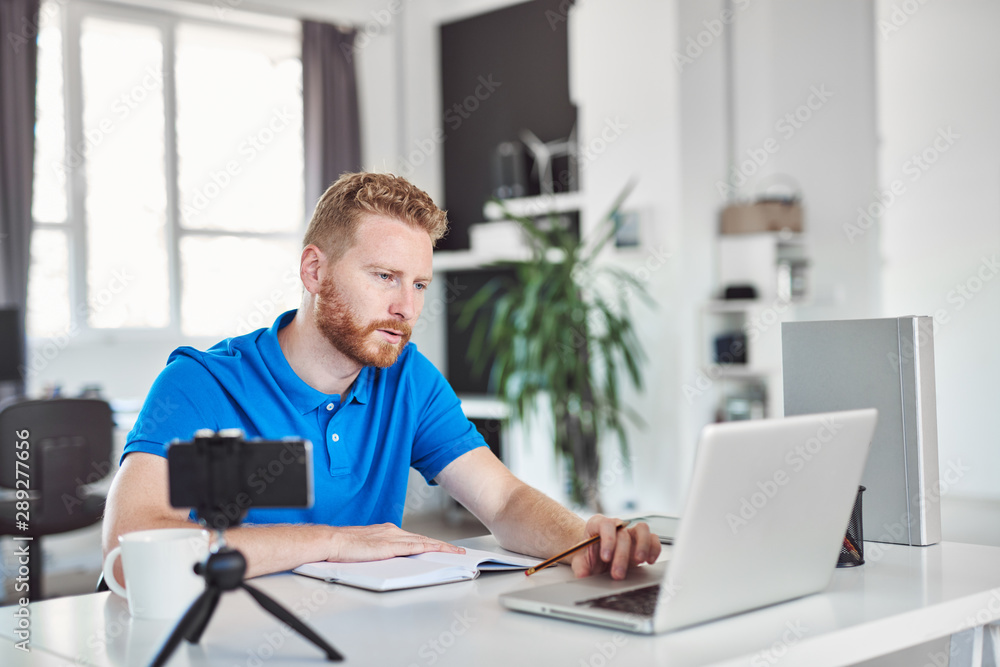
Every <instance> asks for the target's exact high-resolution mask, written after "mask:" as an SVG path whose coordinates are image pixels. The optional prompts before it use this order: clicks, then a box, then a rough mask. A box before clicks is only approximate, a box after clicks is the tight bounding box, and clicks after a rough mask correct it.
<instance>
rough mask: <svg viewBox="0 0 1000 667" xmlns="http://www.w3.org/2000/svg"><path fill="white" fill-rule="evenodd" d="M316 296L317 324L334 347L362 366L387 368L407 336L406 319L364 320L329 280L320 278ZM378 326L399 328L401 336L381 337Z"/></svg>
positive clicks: (407, 338) (408, 336)
mask: <svg viewBox="0 0 1000 667" xmlns="http://www.w3.org/2000/svg"><path fill="white" fill-rule="evenodd" d="M318 296H319V299H318V300H317V302H316V309H315V311H314V312H315V320H316V326H317V328H319V330H320V333H322V334H323V336H324V337H326V339H327V340H328V341H329V342H330V344H331V345H333V347H334V348H336V349H337V350H338V351H339V352H340V353H341V354H343V355H344V356H346V357H347V358H349V359H351V360H352V361H355V362H357V363H359V364H361V365H362V366H377V367H379V368H388V367H389V366H392V365H393V364H394V363H396V359H397V358H398V357H399V355H400V353H401V352H402V351H403V348H404V347H406V344H407V343H408V342H409V340H410V334H411V333H412V329H411V327H410V325H409V324H408V323H406V322H403V321H402V320H397V319H390V318H387V319H384V320H374V321H371V322H367V323H365V322H363V321H362V319H361V318H360V317H359V316H358V315H357V314H356V313H355V312H354V310H353V309H352V308H351V305H350V303H349V302H348V300H347V297H346V296H345V295H344V293H343V292H342V291H341V290H340V289H338V288H337V287H336V286H335V285H334V284H333V281H332V280H325V281H324V282H323V284H322V285H321V286H320V289H319V295H318ZM379 329H389V330H391V331H398V332H400V333H401V334H402V339H401V340H400V341H399V342H398V343H390V342H389V341H386V340H382V338H381V334H377V333H376V332H377V331H378V330H379ZM373 334H374V335H373Z"/></svg>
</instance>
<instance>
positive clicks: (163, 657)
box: [150, 589, 219, 667]
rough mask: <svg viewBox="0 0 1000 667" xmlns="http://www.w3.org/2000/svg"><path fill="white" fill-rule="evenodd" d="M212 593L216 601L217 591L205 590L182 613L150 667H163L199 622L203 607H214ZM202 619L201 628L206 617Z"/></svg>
mask: <svg viewBox="0 0 1000 667" xmlns="http://www.w3.org/2000/svg"><path fill="white" fill-rule="evenodd" d="M213 592H214V594H215V600H218V598H219V592H218V591H212V590H211V589H206V590H205V592H204V593H202V594H201V595H199V596H198V599H197V600H195V601H194V602H192V603H191V606H190V607H188V610H187V611H186V612H184V615H183V616H181V620H179V621H178V622H177V625H176V626H175V627H174V630H173V632H171V633H170V636H169V637H167V641H166V642H164V644H163V647H162V648H161V649H160V652H159V653H157V654H156V658H154V659H153V662H152V663H150V667H163V665H164V664H166V662H167V660H169V659H170V656H171V655H172V654H173V652H174V650H175V649H176V648H177V645H178V644H180V643H181V639H183V638H184V637H186V636H188V635H190V629H191V628H192V627H193V625H194V624H195V623H197V622H199V620H200V619H202V613H203V611H204V609H205V607H206V606H207V605H210V604H212V605H213V607H214V603H213V602H212V594H213ZM204 618H205V619H206V620H205V621H204V622H203V623H202V627H204V623H207V622H208V621H207V616H206V617H204Z"/></svg>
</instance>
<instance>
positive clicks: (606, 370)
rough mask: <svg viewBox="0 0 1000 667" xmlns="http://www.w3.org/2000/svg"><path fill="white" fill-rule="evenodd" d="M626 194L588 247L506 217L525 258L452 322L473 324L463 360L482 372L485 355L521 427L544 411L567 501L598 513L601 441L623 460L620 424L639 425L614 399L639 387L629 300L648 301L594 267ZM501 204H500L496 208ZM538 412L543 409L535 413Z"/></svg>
mask: <svg viewBox="0 0 1000 667" xmlns="http://www.w3.org/2000/svg"><path fill="white" fill-rule="evenodd" d="M630 191H631V187H629V188H626V190H625V191H624V192H623V193H622V194H621V195H620V196H619V197H618V199H617V200H616V201H615V203H614V205H613V206H612V208H611V211H610V212H609V213H608V214H607V215H605V216H604V217H603V218H602V219H601V221H600V222H599V223H598V225H597V226H596V228H595V229H594V232H593V235H592V236H591V238H590V241H589V242H588V241H586V240H583V239H581V238H580V237H579V236H578V235H575V234H573V233H571V231H570V230H568V229H566V226H565V225H563V224H559V222H560V221H559V220H558V219H557V218H556V217H555V216H553V217H550V218H548V219H547V220H546V219H544V218H543V219H542V220H541V221H536V220H535V219H532V218H527V217H521V216H517V215H513V214H511V213H510V211H509V210H508V209H507V208H506V207H504V209H503V210H504V216H505V218H506V219H508V220H515V221H517V222H518V223H519V225H520V227H521V229H522V230H523V232H524V235H525V237H526V239H527V242H528V245H529V247H530V249H531V258H530V259H529V260H528V261H504V262H498V263H497V266H501V267H506V268H508V269H510V270H511V271H512V272H513V276H514V277H513V279H501V278H495V279H494V280H492V281H490V282H489V283H487V284H486V285H485V286H484V287H483V288H481V289H480V290H479V291H477V292H476V293H475V294H474V295H473V296H472V297H471V298H470V299H469V301H468V302H467V304H466V305H465V307H464V308H463V310H462V314H461V317H460V318H459V325H460V326H462V327H465V328H468V327H469V326H474V327H475V328H474V329H473V332H472V341H473V343H472V345H471V346H470V348H469V351H468V358H469V360H470V363H472V364H473V367H474V368H475V367H476V366H478V369H479V371H482V370H484V369H483V366H484V365H485V363H486V362H485V361H484V360H485V359H489V358H491V357H492V358H493V363H492V367H491V369H490V384H491V386H492V387H493V388H494V389H495V390H496V391H497V393H498V395H499V396H500V398H501V399H502V400H503V401H504V402H505V403H506V404H507V405H508V406H509V408H510V416H511V418H512V420H513V421H517V422H521V423H524V420H525V418H527V417H528V416H530V415H531V414H532V411H533V410H534V409H535V408H536V406H539V405H541V406H547V409H549V410H551V413H552V421H553V424H554V425H555V433H554V434H553V443H554V445H555V450H556V453H557V455H558V457H559V458H560V459H561V460H562V461H564V462H565V464H566V469H567V472H568V482H569V495H570V500H571V502H573V503H574V504H576V505H578V506H583V507H585V508H587V509H589V510H592V511H595V512H600V511H602V505H601V494H600V489H599V483H598V480H599V475H600V455H599V452H600V450H599V445H600V441H601V436H602V434H604V433H607V432H614V433H615V434H616V435H617V437H618V442H619V445H620V447H621V451H622V454H623V456H624V457H625V458H626V460H627V458H628V441H627V437H626V433H625V427H624V421H623V418H624V417H625V416H628V417H629V418H631V419H633V420H635V421H636V422H637V423H641V420H640V419H639V417H638V415H637V414H636V413H635V412H634V411H632V410H630V409H628V408H627V407H626V406H623V405H622V404H621V401H620V391H619V389H620V387H619V384H620V381H621V379H622V375H623V373H622V371H624V376H625V377H626V378H627V379H628V380H629V381H630V382H631V383H632V384H633V385H634V386H635V387H636V388H637V389H639V388H641V387H642V370H641V361H642V359H643V352H642V349H641V346H640V344H639V341H638V339H637V337H636V335H635V330H634V328H633V325H632V318H631V315H630V309H629V295H630V294H634V295H636V296H638V297H639V298H640V299H642V300H643V301H645V302H646V303H652V302H651V299H650V298H649V295H648V293H647V291H646V289H645V287H644V286H643V285H642V284H641V283H640V282H639V281H638V280H636V279H635V277H634V276H632V275H631V274H630V273H628V272H627V271H625V270H623V269H620V268H616V267H613V266H609V265H608V264H606V263H601V262H600V261H598V256H599V254H600V252H601V250H603V249H604V248H605V247H606V246H607V245H608V243H609V242H610V241H611V240H612V239H613V238H614V237H615V227H616V213H617V211H618V208H619V207H620V205H621V203H622V202H623V201H624V199H625V197H627V195H628V194H629V192H630ZM498 203H499V204H500V205H501V206H503V202H502V201H501V202H498ZM543 409H544V408H543Z"/></svg>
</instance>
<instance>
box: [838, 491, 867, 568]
mask: <svg viewBox="0 0 1000 667" xmlns="http://www.w3.org/2000/svg"><path fill="white" fill-rule="evenodd" d="M864 492H865V487H863V486H859V487H858V495H857V497H856V498H855V499H854V509H853V510H851V519H850V521H848V522H847V534H845V535H844V543H843V544H841V545H840V558H838V559H837V567H857V566H858V565H864V563H865V544H864V539H865V538H864V531H862V529H861V494H863V493H864Z"/></svg>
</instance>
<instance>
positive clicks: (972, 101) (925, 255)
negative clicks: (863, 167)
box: [872, 0, 1000, 500]
mask: <svg viewBox="0 0 1000 667" xmlns="http://www.w3.org/2000/svg"><path fill="white" fill-rule="evenodd" d="M904 6H905V9H906V10H908V11H909V13H907V11H904ZM877 13H878V26H877V29H876V33H875V43H876V45H877V49H878V56H879V58H878V78H879V125H880V135H881V141H882V143H881V170H880V182H881V183H880V187H881V189H883V190H885V189H890V186H891V185H892V184H893V183H896V185H897V190H899V192H900V193H901V194H898V195H896V196H895V200H894V201H892V202H890V203H888V205H887V206H886V207H885V214H884V216H883V217H882V219H881V222H880V223H879V224H878V231H879V232H880V233H881V238H882V255H883V258H884V266H885V269H884V291H885V304H884V306H885V313H886V315H892V316H895V315H905V314H914V313H915V314H922V315H934V314H937V317H936V322H935V324H936V326H935V341H934V348H935V365H936V374H937V406H938V440H939V455H940V456H939V458H940V463H941V472H942V478H943V479H944V480H945V486H944V488H945V493H947V494H953V495H956V496H966V497H979V498H989V499H993V500H996V499H1000V484H998V482H997V474H996V473H997V471H998V470H1000V446H998V445H1000V435H998V430H997V428H996V414H997V406H998V405H1000V384H998V383H997V381H996V375H997V373H998V372H1000V351H998V346H997V343H996V340H997V332H998V331H1000V280H994V279H993V278H995V277H996V276H997V273H998V271H1000V266H998V265H997V261H998V260H1000V122H998V119H1000V78H998V76H997V73H998V72H1000V41H998V40H997V36H996V31H997V27H998V26H1000V5H998V4H997V3H995V2H990V1H989V0H950V1H949V2H937V3H926V4H923V3H916V2H914V3H898V2H890V1H888V0H879V2H878V3H877ZM949 133H950V135H951V136H950V137H949ZM935 142H937V143H936V144H935ZM925 152H926V155H924V153H925ZM914 156H917V158H918V159H920V158H921V156H922V157H923V164H920V163H918V162H917V161H916V160H915V159H914ZM872 235H874V233H873V234H872ZM963 290H964V294H963ZM946 471H951V472H950V473H949V474H950V477H947V478H946V477H945V473H946ZM948 479H950V480H951V483H947V480H948Z"/></svg>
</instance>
